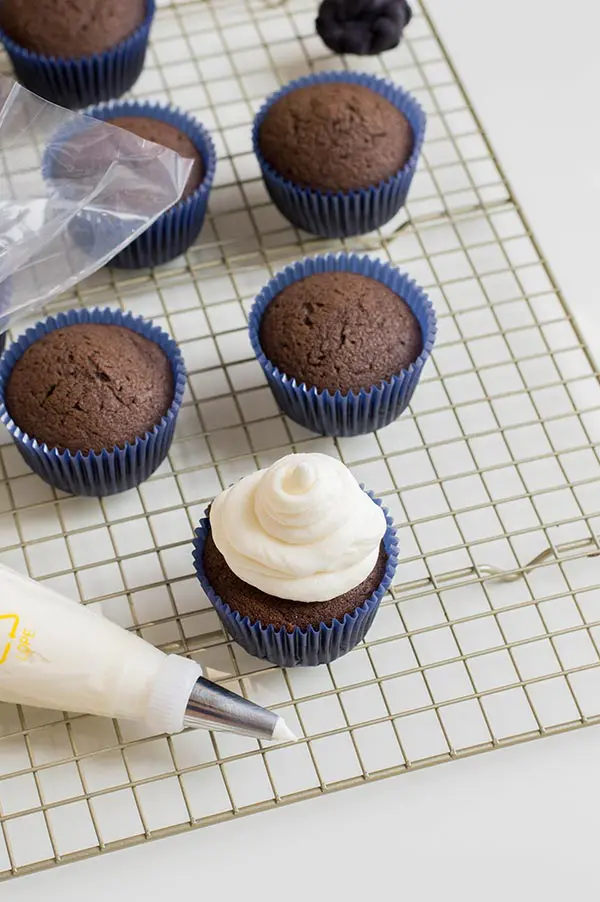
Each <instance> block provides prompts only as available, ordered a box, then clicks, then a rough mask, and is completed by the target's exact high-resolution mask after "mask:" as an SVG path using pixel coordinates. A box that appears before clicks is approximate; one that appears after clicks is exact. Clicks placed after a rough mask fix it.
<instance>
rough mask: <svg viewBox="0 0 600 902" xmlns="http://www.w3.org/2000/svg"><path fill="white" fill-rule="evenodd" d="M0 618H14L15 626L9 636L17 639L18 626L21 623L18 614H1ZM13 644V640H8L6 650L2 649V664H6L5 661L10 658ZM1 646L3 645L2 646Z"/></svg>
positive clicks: (0, 660)
mask: <svg viewBox="0 0 600 902" xmlns="http://www.w3.org/2000/svg"><path fill="white" fill-rule="evenodd" d="M0 620H12V621H13V627H12V629H11V631H10V633H9V634H8V638H9V639H16V636H17V627H18V625H19V618H18V617H17V615H16V614H0ZM11 645H12V643H11V642H7V643H6V645H5V646H4V650H3V651H2V654H0V664H4V662H5V661H6V659H7V658H8V653H9V651H10V647H11ZM0 648H1V646H0Z"/></svg>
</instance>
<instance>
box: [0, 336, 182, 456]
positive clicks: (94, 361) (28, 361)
mask: <svg viewBox="0 0 600 902" xmlns="http://www.w3.org/2000/svg"><path fill="white" fill-rule="evenodd" d="M173 394H174V384H173V371H172V368H171V364H170V362H169V360H168V358H167V355H166V354H165V353H164V351H163V350H162V349H161V348H160V347H159V346H158V345H157V344H155V342H153V341H151V340H150V339H148V338H145V337H144V336H143V335H138V333H137V332H134V331H133V330H132V329H127V328H125V327H123V326H116V325H104V324H96V323H81V324H76V325H72V326H65V327H64V328H61V329H55V330H54V331H53V332H50V333H48V334H47V335H45V336H44V337H43V338H41V339H40V340H39V341H36V342H34V343H33V344H32V345H30V346H29V348H28V349H27V350H26V351H25V353H24V354H23V356H22V357H21V358H20V360H18V361H17V363H16V364H15V366H14V368H13V370H12V372H11V374H10V377H9V380H8V383H7V386H6V396H5V402H6V408H7V410H8V412H9V414H10V416H11V417H12V419H13V420H14V421H15V423H16V424H17V426H18V427H19V428H20V429H21V430H22V431H23V432H26V433H27V434H28V435H29V436H30V437H32V438H35V439H37V440H38V442H40V443H44V442H45V443H46V444H47V445H48V446H49V447H51V448H54V447H56V448H60V449H61V450H63V449H68V450H69V451H73V452H74V451H83V452H87V451H91V450H93V451H96V452H100V451H101V450H102V449H103V448H107V449H109V450H112V449H113V448H114V447H115V446H120V447H122V446H123V445H125V443H126V442H129V443H133V442H135V440H136V438H138V437H141V436H143V435H145V433H146V432H148V431H150V430H151V429H152V428H153V427H154V426H155V425H157V424H158V423H159V422H160V420H161V419H162V417H163V416H164V415H165V414H166V413H167V411H168V409H169V407H170V406H171V403H172V401H173Z"/></svg>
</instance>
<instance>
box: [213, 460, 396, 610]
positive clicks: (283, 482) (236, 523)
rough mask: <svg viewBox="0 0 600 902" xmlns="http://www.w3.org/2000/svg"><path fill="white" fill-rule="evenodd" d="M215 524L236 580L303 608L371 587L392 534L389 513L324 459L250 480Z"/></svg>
mask: <svg viewBox="0 0 600 902" xmlns="http://www.w3.org/2000/svg"><path fill="white" fill-rule="evenodd" d="M210 524H211V533H212V538H213V540H214V544H215V546H216V548H217V549H218V551H219V552H220V553H221V555H222V556H223V558H224V559H225V562H226V564H227V566H228V567H229V568H230V570H231V571H233V573H234V574H235V576H237V577H238V578H239V579H240V580H242V581H243V582H245V583H247V584H248V585H250V586H253V587H255V588H256V589H259V590H260V591H261V592H264V593H266V594H267V595H270V596H274V597H275V598H277V599H290V600H292V601H296V602H321V601H327V600H329V599H333V598H337V597H339V596H342V595H344V593H347V592H349V591H350V590H352V589H354V588H355V587H357V586H359V585H360V584H361V583H363V582H364V581H365V580H366V579H367V577H368V576H369V575H370V574H371V573H372V571H373V570H374V568H375V567H376V565H377V562H378V559H379V556H380V546H381V541H382V539H383V536H384V534H385V531H386V520H385V515H384V513H383V511H382V509H381V508H380V507H379V506H378V505H377V504H375V503H374V502H373V500H372V499H371V498H369V496H368V495H367V494H366V493H365V492H364V491H363V490H362V489H361V487H360V486H359V484H358V482H357V481H356V479H355V478H354V476H353V475H352V474H351V473H350V471H349V470H348V469H347V468H346V467H345V466H344V464H342V463H341V462H340V461H339V460H335V459H334V458H332V457H328V456H327V455H324V454H290V455H288V456H287V457H284V458H282V459H281V460H279V461H277V463H275V464H273V466H271V467H268V468H267V469H266V470H258V471H257V472H256V473H252V474H251V475H250V476H246V477H244V478H243V479H241V480H240V481H239V482H238V483H236V484H235V485H233V486H232V487H230V488H228V489H226V490H225V491H224V492H222V493H221V494H220V495H219V496H218V497H217V498H215V500H214V502H213V504H212V507H211V509H210ZM365 597H367V596H365ZM362 600H363V601H364V598H363V599H362ZM359 603H360V602H359Z"/></svg>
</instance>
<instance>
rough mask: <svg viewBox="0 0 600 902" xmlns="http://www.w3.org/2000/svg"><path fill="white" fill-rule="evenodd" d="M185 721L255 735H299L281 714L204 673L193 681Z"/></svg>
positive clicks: (276, 737)
mask: <svg viewBox="0 0 600 902" xmlns="http://www.w3.org/2000/svg"><path fill="white" fill-rule="evenodd" d="M183 725H184V727H204V729H207V730H222V731H226V732H229V733H239V734H240V735H242V736H252V737H254V738H255V739H266V740H273V739H274V740H276V741H279V742H295V741H296V737H295V736H294V734H293V733H292V731H291V730H290V728H289V727H288V726H287V724H286V722H285V721H284V720H283V718H282V717H279V715H278V714H274V713H273V711H268V710H267V708H261V707H260V705H255V704H254V702H249V701H248V699H245V698H242V696H241V695H237V694H236V693H235V692H230V691H229V689H224V688H223V686H219V685H218V684H217V683H211V681H210V680H205V679H204V677H199V679H198V680H196V683H195V684H194V688H193V689H192V691H191V694H190V697H189V701H188V703H187V707H186V709H185V715H184V718H183Z"/></svg>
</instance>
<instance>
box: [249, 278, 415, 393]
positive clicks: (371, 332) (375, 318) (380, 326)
mask: <svg viewBox="0 0 600 902" xmlns="http://www.w3.org/2000/svg"><path fill="white" fill-rule="evenodd" d="M260 343H261V347H262V349H263V351H264V353H265V355H266V356H267V358H268V359H269V360H270V361H271V363H272V364H274V365H275V366H276V367H277V368H278V369H279V370H280V371H281V372H282V373H284V374H285V375H287V376H288V377H289V378H294V379H295V380H296V381H297V382H298V383H304V384H305V385H306V386H307V387H308V388H312V387H313V386H314V387H316V388H318V389H319V390H320V391H324V390H328V391H330V392H331V393H335V392H336V391H340V392H341V393H342V394H347V393H348V392H350V391H352V392H359V391H360V390H361V389H364V390H365V391H367V390H369V389H370V388H371V387H372V386H374V385H378V384H380V383H381V382H387V381H389V380H390V379H391V378H392V377H393V376H395V375H398V374H399V373H400V372H401V371H402V370H403V369H406V368H407V367H408V366H410V364H411V363H414V361H415V360H416V359H417V357H418V356H419V355H420V353H421V351H422V350H423V337H422V334H421V327H420V326H419V323H418V320H417V318H416V317H415V315H414V313H413V312H412V310H411V309H410V308H409V306H408V305H407V304H406V303H405V302H404V301H403V300H402V298H400V297H399V296H398V295H397V294H395V293H394V292H393V291H392V290H391V289H390V288H388V287H387V286H386V285H384V284H383V283H382V282H378V281H377V280H376V279H371V278H369V277H367V276H362V275H358V274H356V273H349V272H330V273H318V274H316V275H312V276H308V277H307V278H305V279H301V280H300V281H298V282H293V283H292V284H291V285H289V286H287V287H286V288H284V289H283V291H281V292H280V293H279V294H278V295H277V296H276V297H275V298H273V300H272V301H271V303H270V304H269V305H268V307H267V308H266V310H265V312H264V314H263V317H262V321H261V324H260Z"/></svg>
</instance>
